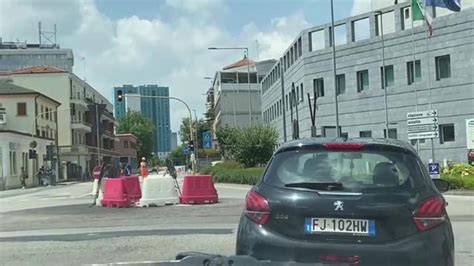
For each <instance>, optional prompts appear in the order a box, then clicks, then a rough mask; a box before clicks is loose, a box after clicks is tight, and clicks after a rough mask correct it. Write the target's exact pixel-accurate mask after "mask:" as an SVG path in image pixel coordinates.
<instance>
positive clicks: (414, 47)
mask: <svg viewBox="0 0 474 266" xmlns="http://www.w3.org/2000/svg"><path fill="white" fill-rule="evenodd" d="M410 13H411V44H412V50H413V83H415V72H416V55H415V49H416V44H415V34H414V32H415V27H414V25H413V19H414V17H413V7H412V8H411V9H410ZM420 71H421V65H420ZM413 89H414V91H415V112H418V90H417V86H416V85H414V86H413ZM416 153H418V154H419V153H420V142H419V140H416Z"/></svg>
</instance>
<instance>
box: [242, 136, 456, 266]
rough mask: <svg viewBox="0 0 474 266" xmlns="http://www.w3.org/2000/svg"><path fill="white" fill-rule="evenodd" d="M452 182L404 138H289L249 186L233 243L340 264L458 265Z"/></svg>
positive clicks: (278, 256) (262, 254)
mask: <svg viewBox="0 0 474 266" xmlns="http://www.w3.org/2000/svg"><path fill="white" fill-rule="evenodd" d="M448 189H449V183H447V182H446V181H443V180H441V179H436V180H432V179H431V178H430V176H429V174H428V172H427V169H426V167H424V166H423V163H422V161H421V160H420V158H419V157H418V155H417V154H416V152H415V151H414V149H413V148H412V147H411V146H410V145H409V144H407V143H405V142H402V141H396V140H387V139H350V140H344V139H307V140H298V141H293V142H290V143H287V144H285V145H284V146H282V147H280V148H279V149H278V150H277V151H276V152H275V153H274V155H273V157H272V159H271V160H270V162H269V163H268V166H267V169H266V171H265V173H264V175H263V178H262V179H261V181H260V182H259V183H258V184H257V185H256V186H255V187H254V188H253V189H252V190H251V191H250V192H249V193H248V195H247V198H246V208H245V211H244V213H243V215H242V217H241V220H240V224H239V229H238V234H237V246H236V253H237V255H250V256H253V257H255V258H257V259H260V260H272V261H295V262H310V263H311V262H319V263H334V264H343V265H417V266H418V265H454V238H453V232H452V227H451V223H450V220H449V217H448V215H447V213H446V208H445V207H446V201H445V199H444V198H443V196H442V195H441V192H444V191H446V190H448ZM440 191H441V192H440Z"/></svg>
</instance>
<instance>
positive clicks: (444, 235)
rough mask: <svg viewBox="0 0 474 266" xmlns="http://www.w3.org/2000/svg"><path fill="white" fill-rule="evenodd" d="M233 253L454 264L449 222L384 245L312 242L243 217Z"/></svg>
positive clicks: (290, 258)
mask: <svg viewBox="0 0 474 266" xmlns="http://www.w3.org/2000/svg"><path fill="white" fill-rule="evenodd" d="M236 253H237V255H250V256H252V257H255V258H257V259H260V260H272V261H295V262H320V260H319V258H320V256H328V255H335V256H359V258H360V264H359V265H416V266H419V265H430V266H431V265H449V266H451V265H454V241H453V239H452V231H451V227H450V225H449V224H448V223H446V224H444V225H442V226H439V227H437V228H434V229H432V230H430V231H429V232H425V233H420V234H416V235H413V236H410V237H408V238H404V239H403V240H398V241H394V242H390V243H384V244H359V243H321V242H319V243H315V242H308V241H301V240H297V239H292V238H288V237H285V236H282V235H281V234H278V233H276V232H272V231H270V230H268V229H266V228H265V227H263V226H260V225H258V224H255V223H253V222H252V221H250V220H249V219H248V218H247V217H245V216H242V218H241V221H240V224H239V230H238V233H237V245H236Z"/></svg>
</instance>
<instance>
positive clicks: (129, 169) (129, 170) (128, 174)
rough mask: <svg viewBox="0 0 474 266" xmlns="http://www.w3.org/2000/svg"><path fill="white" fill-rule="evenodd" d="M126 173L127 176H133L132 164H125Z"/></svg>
mask: <svg viewBox="0 0 474 266" xmlns="http://www.w3.org/2000/svg"><path fill="white" fill-rule="evenodd" d="M125 175H126V176H131V175H132V167H131V166H130V164H127V165H126V166H125Z"/></svg>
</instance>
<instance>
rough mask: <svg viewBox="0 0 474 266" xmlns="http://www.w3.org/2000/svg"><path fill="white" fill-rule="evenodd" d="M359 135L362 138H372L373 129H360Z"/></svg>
mask: <svg viewBox="0 0 474 266" xmlns="http://www.w3.org/2000/svg"><path fill="white" fill-rule="evenodd" d="M359 137H361V138H371V137H372V131H370V130H368V131H360V132H359Z"/></svg>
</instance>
